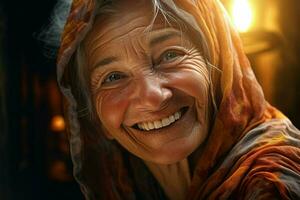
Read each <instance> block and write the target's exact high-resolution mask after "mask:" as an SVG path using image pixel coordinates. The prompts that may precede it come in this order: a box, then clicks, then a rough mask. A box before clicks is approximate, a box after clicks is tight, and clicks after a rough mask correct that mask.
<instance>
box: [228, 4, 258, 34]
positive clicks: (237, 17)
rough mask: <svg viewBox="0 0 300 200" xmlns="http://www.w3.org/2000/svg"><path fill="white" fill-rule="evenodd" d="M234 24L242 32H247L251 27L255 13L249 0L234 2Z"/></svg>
mask: <svg viewBox="0 0 300 200" xmlns="http://www.w3.org/2000/svg"><path fill="white" fill-rule="evenodd" d="M232 18H233V23H234V24H235V26H236V27H237V29H238V31H240V32H247V31H248V30H249V28H250V27H251V24H252V20H253V13H252V9H251V6H250V4H249V2H248V0H233V4H232Z"/></svg>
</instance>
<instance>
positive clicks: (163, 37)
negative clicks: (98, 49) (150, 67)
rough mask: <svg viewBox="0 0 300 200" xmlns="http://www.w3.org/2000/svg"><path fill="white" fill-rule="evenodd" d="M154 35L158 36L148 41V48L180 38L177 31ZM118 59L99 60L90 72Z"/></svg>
mask: <svg viewBox="0 0 300 200" xmlns="http://www.w3.org/2000/svg"><path fill="white" fill-rule="evenodd" d="M154 35H158V36H153V38H152V39H151V40H150V43H149V46H150V47H151V48H152V47H153V46H155V45H157V44H159V43H162V42H164V41H166V40H168V39H170V38H172V37H174V36H182V35H181V33H180V32H178V31H168V32H166V33H165V32H164V33H161V31H157V33H154ZM118 60H119V59H118V58H117V57H115V56H111V57H107V58H104V59H101V60H100V61H99V62H97V63H96V64H95V65H94V66H93V67H92V70H94V69H96V68H98V67H101V66H105V65H109V64H111V63H113V62H116V61H118Z"/></svg>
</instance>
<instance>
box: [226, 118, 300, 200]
mask: <svg viewBox="0 0 300 200" xmlns="http://www.w3.org/2000/svg"><path fill="white" fill-rule="evenodd" d="M230 165H231V167H232V170H231V173H229V174H231V175H230V176H229V177H231V178H233V177H236V175H237V174H240V175H241V177H240V184H239V187H238V192H237V194H238V195H242V196H243V199H260V198H261V197H272V198H271V199H273V198H275V197H280V199H300V131H299V130H298V129H297V128H296V127H295V126H294V125H293V124H292V123H291V122H290V121H289V120H288V119H274V120H271V121H268V122H265V123H262V124H260V125H259V126H257V127H256V128H254V129H252V130H250V131H249V132H248V133H247V134H246V135H245V136H244V137H243V138H242V139H241V140H240V141H239V142H238V143H237V144H236V145H235V146H234V147H233V148H232V150H231V151H230V152H229V154H228V156H227V157H226V159H225V160H224V162H223V167H229V166H230ZM231 178H229V179H231ZM268 195H269V196H268Z"/></svg>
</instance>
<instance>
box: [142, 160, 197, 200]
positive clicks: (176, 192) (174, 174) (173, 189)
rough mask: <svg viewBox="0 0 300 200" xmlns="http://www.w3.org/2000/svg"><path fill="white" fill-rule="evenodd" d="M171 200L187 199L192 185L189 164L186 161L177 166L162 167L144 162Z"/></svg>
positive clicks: (176, 164)
mask: <svg viewBox="0 0 300 200" xmlns="http://www.w3.org/2000/svg"><path fill="white" fill-rule="evenodd" d="M144 162H145V164H146V166H147V167H148V168H149V170H150V171H151V173H152V174H153V175H154V177H155V178H156V180H157V181H158V182H159V184H160V185H161V187H162V188H163V190H164V192H165V193H166V195H167V196H168V197H169V199H171V200H183V199H185V198H186V195H187V191H188V188H189V186H190V183H191V175H190V170H189V163H188V160H187V159H184V160H182V161H180V162H177V163H175V164H169V165H162V164H156V163H152V162H148V161H144Z"/></svg>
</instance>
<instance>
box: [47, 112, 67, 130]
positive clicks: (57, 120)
mask: <svg viewBox="0 0 300 200" xmlns="http://www.w3.org/2000/svg"><path fill="white" fill-rule="evenodd" d="M65 127H66V125H65V120H64V118H63V117H62V116H60V115H55V116H54V117H53V118H52V120H51V130H52V131H56V132H60V131H64V130H65Z"/></svg>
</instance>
